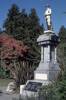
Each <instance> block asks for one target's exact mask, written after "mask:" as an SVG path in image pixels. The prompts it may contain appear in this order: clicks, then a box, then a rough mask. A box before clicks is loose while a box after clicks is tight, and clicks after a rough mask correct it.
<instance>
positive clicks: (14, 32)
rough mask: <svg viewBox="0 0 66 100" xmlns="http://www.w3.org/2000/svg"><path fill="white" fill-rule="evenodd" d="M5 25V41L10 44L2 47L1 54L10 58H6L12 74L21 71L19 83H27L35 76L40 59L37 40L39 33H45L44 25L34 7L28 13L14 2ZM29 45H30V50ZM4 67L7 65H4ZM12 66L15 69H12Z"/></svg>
mask: <svg viewBox="0 0 66 100" xmlns="http://www.w3.org/2000/svg"><path fill="white" fill-rule="evenodd" d="M3 27H4V28H5V32H6V33H7V34H8V36H7V37H8V38H6V39H5V43H6V44H8V45H6V46H5V45H4V46H3V47H2V49H3V50H1V56H2V57H3V58H4V59H5V58H8V59H5V62H6V63H7V66H8V68H9V70H11V73H12V74H14V73H19V74H18V77H17V80H18V79H19V80H20V81H19V82H18V83H25V81H26V80H27V79H32V78H33V72H34V70H35V68H36V66H37V64H38V62H39V59H40V49H39V47H38V46H37V42H36V40H37V38H38V36H39V34H42V33H43V25H40V22H39V18H38V15H37V13H36V10H35V9H34V8H33V9H31V11H30V13H29V14H28V13H27V12H26V11H25V9H22V11H20V9H19V7H18V6H17V5H16V4H13V5H12V6H11V8H10V9H9V10H8V14H7V18H6V20H5V22H4V25H3ZM9 35H10V37H9ZM11 36H12V37H11ZM13 37H14V38H15V39H14V38H13ZM4 38H5V37H4ZM19 40H20V41H19ZM25 45H27V46H25ZM27 47H29V51H28V50H27V49H28V48H27ZM27 51H28V52H27ZM2 62H3V61H2ZM4 67H6V66H5V65H4ZM12 68H15V69H14V70H12ZM17 69H18V70H17ZM21 72H22V75H21V74H20V73H21ZM27 72H28V73H27ZM16 75H17V74H16ZM16 75H15V77H16ZM29 75H30V76H29ZM25 76H26V77H25ZM20 77H21V79H20ZM21 81H22V82H21Z"/></svg>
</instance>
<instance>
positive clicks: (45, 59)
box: [34, 30, 60, 81]
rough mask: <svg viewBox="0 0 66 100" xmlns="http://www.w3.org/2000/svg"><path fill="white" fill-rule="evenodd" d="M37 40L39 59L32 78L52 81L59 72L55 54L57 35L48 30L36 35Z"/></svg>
mask: <svg viewBox="0 0 66 100" xmlns="http://www.w3.org/2000/svg"><path fill="white" fill-rule="evenodd" d="M37 42H38V45H40V46H41V61H40V63H39V66H38V67H37V69H36V70H35V71H34V80H43V81H54V80H56V79H57V77H58V73H59V72H60V68H59V64H58V63H57V56H56V49H57V45H58V43H59V41H58V36H56V35H55V34H54V33H53V32H52V31H49V30H48V31H45V33H44V34H43V35H40V36H39V37H38V39H37Z"/></svg>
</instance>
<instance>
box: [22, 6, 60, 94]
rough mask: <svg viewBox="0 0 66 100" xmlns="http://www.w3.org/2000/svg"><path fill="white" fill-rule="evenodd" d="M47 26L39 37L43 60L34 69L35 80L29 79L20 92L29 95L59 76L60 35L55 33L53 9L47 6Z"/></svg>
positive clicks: (38, 41)
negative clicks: (58, 46)
mask: <svg viewBox="0 0 66 100" xmlns="http://www.w3.org/2000/svg"><path fill="white" fill-rule="evenodd" d="M44 16H45V20H46V25H47V28H46V29H45V31H44V33H43V34H42V35H40V36H39V37H38V39H37V43H38V45H39V46H40V47H41V60H40V63H39V66H38V67H37V69H36V70H35V71H34V80H28V81H27V83H26V85H21V86H20V94H21V95H25V94H27V95H28V96H29V95H30V94H32V93H35V92H37V91H38V89H39V88H40V87H41V86H43V85H48V84H50V83H52V82H54V81H55V80H56V79H57V78H58V74H59V72H60V68H59V64H58V62H57V45H58V43H59V38H58V36H57V35H56V34H55V33H54V31H53V27H52V21H51V17H52V11H51V8H50V7H47V8H46V11H45V13H44Z"/></svg>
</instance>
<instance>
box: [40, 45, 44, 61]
mask: <svg viewBox="0 0 66 100" xmlns="http://www.w3.org/2000/svg"><path fill="white" fill-rule="evenodd" d="M41 62H44V47H43V46H41Z"/></svg>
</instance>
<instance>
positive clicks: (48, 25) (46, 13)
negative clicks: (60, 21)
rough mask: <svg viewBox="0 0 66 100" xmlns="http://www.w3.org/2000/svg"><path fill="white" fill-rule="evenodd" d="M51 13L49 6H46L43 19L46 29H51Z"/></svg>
mask: <svg viewBox="0 0 66 100" xmlns="http://www.w3.org/2000/svg"><path fill="white" fill-rule="evenodd" d="M51 14H52V11H51V8H50V7H49V6H48V8H47V9H46V11H45V19H46V24H47V29H48V30H52V22H51Z"/></svg>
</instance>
